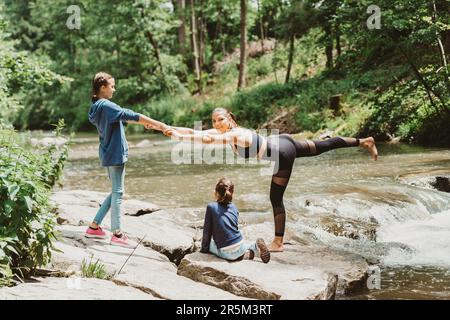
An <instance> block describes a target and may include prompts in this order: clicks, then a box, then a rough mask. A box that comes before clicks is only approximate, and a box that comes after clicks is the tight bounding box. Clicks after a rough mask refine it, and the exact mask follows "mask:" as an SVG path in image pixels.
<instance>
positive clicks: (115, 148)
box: [85, 72, 168, 247]
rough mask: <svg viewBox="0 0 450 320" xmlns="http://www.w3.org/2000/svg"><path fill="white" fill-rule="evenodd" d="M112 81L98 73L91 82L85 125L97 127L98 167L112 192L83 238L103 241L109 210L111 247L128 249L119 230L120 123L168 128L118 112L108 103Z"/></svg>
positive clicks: (124, 154) (124, 151)
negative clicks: (88, 108)
mask: <svg viewBox="0 0 450 320" xmlns="http://www.w3.org/2000/svg"><path fill="white" fill-rule="evenodd" d="M115 91H116V88H115V81H114V78H113V77H112V76H111V75H109V74H107V73H105V72H99V73H97V74H96V75H95V76H94V79H93V80H92V105H91V108H90V110H89V121H90V122H91V123H92V124H93V125H95V126H96V127H97V131H98V134H99V140H100V145H99V156H100V160H101V163H102V166H104V167H106V168H107V171H108V176H109V179H110V180H111V185H112V190H111V193H110V194H109V195H108V196H107V197H106V199H105V200H104V201H103V204H102V205H101V207H100V209H99V210H98V212H97V214H96V216H95V218H94V220H93V221H92V223H91V224H90V225H89V228H88V229H87V230H86V234H85V235H86V237H89V238H106V233H105V232H104V231H103V230H102V228H101V227H100V224H101V223H102V220H103V218H104V217H105V215H106V213H107V212H108V210H109V209H111V231H112V233H113V235H112V238H111V244H112V245H119V246H125V247H129V246H130V243H129V240H128V237H127V236H126V235H125V234H124V233H122V231H121V228H120V206H121V203H122V196H123V193H124V179H125V163H126V162H127V160H128V143H127V140H126V138H125V131H124V127H123V123H124V122H127V123H137V124H142V125H144V126H146V128H150V129H154V130H159V131H162V132H166V131H167V129H168V127H167V126H166V125H165V124H164V123H161V122H159V121H156V120H154V119H151V118H149V117H146V116H144V115H142V114H139V113H135V112H134V111H132V110H129V109H125V108H121V107H120V106H118V105H117V104H115V103H113V102H111V101H110V99H111V98H112V96H113V94H114V92H115Z"/></svg>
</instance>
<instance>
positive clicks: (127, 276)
mask: <svg viewBox="0 0 450 320" xmlns="http://www.w3.org/2000/svg"><path fill="white" fill-rule="evenodd" d="M59 230H60V232H61V241H59V242H57V243H56V245H55V246H56V248H57V249H58V250H60V251H62V252H58V251H55V252H54V253H53V258H52V266H51V267H52V269H53V270H60V271H62V272H67V273H70V272H73V271H77V270H78V271H79V270H81V268H80V266H81V264H82V261H83V260H84V261H85V262H89V261H92V262H96V261H97V260H98V261H99V262H100V263H101V264H103V265H104V269H105V271H106V272H107V273H108V274H109V275H110V276H111V277H112V279H111V281H113V282H114V283H116V284H120V285H125V286H129V287H134V288H138V289H140V290H141V291H143V292H147V293H149V294H152V295H153V296H154V297H157V298H160V299H170V300H172V299H174V300H178V299H205V298H208V299H217V300H222V299H238V298H239V297H237V296H235V295H233V294H231V293H228V292H226V291H223V290H220V289H218V288H215V287H212V286H208V285H205V284H203V283H198V282H195V281H192V280H191V279H188V278H185V277H182V276H179V275H177V267H176V265H175V264H174V263H172V262H170V261H169V259H168V258H167V257H166V256H165V255H163V254H161V253H159V252H157V251H154V250H152V249H150V248H146V247H143V246H139V247H138V248H137V249H136V250H135V252H134V253H133V255H132V256H131V257H130V258H129V256H130V254H131V253H132V251H133V249H129V248H123V247H117V246H112V245H110V244H109V241H108V240H93V239H88V238H85V237H84V227H77V226H67V225H63V226H59ZM127 259H129V260H128V262H126V261H127ZM125 262H126V264H125ZM124 264H125V265H124ZM119 271H120V273H119Z"/></svg>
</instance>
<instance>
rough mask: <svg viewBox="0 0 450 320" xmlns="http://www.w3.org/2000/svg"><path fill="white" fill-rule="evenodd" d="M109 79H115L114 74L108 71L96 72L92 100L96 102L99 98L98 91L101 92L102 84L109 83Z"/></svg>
mask: <svg viewBox="0 0 450 320" xmlns="http://www.w3.org/2000/svg"><path fill="white" fill-rule="evenodd" d="M109 79H113V76H112V75H110V74H108V73H106V72H98V73H96V74H95V76H94V78H93V79H92V94H91V95H92V98H91V100H92V102H95V101H97V100H98V99H99V98H98V93H99V92H100V88H101V87H102V86H106V85H108V80H109Z"/></svg>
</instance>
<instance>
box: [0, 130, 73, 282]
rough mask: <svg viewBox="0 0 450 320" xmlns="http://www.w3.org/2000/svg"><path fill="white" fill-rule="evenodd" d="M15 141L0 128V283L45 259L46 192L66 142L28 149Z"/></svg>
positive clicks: (49, 235)
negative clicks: (48, 146) (59, 144)
mask: <svg viewBox="0 0 450 320" xmlns="http://www.w3.org/2000/svg"><path fill="white" fill-rule="evenodd" d="M62 125H63V123H62V122H61V123H60V125H59V126H58V127H57V130H56V133H57V135H59V134H60V131H61V128H62ZM19 140H20V139H19V136H18V134H17V133H15V132H14V131H12V130H0V285H1V284H9V283H11V280H12V278H13V276H16V277H18V278H23V277H25V276H27V275H29V274H32V273H33V271H34V270H35V269H36V268H37V267H39V266H42V265H45V264H47V263H48V262H49V260H50V258H51V250H52V249H53V245H52V241H53V240H54V239H55V232H54V225H55V215H54V213H53V208H52V205H51V204H50V202H49V197H50V193H51V189H52V187H53V186H54V184H55V183H56V182H57V181H58V180H59V178H60V177H61V174H62V170H63V167H64V161H65V159H66V157H67V153H68V145H67V144H64V145H63V146H61V147H57V146H52V147H50V148H37V147H33V149H31V148H30V147H24V146H23V145H21V144H19V142H18V141H19Z"/></svg>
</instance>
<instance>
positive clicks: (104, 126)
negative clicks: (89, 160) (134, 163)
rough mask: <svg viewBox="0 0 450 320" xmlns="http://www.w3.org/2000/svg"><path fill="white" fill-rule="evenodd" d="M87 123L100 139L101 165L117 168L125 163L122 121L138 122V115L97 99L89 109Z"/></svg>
mask: <svg viewBox="0 0 450 320" xmlns="http://www.w3.org/2000/svg"><path fill="white" fill-rule="evenodd" d="M89 121H90V122H91V123H92V124H94V125H95V126H96V127H97V131H98V134H99V137H100V145H99V156H100V160H101V162H102V165H103V166H105V167H108V166H118V165H122V164H124V163H125V162H127V160H128V143H127V139H126V138H125V130H124V128H123V124H122V121H139V114H138V113H135V112H133V111H131V110H129V109H125V108H121V107H120V106H118V105H117V104H115V103H113V102H111V101H109V100H107V99H99V100H97V101H96V102H94V103H93V104H92V105H91V108H90V109H89Z"/></svg>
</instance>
